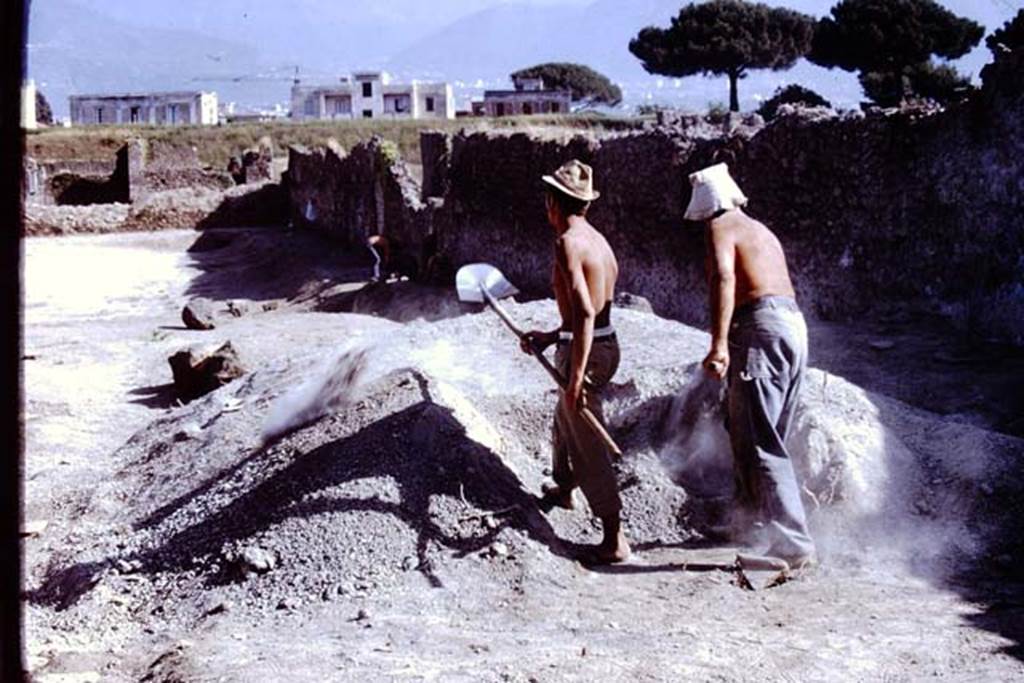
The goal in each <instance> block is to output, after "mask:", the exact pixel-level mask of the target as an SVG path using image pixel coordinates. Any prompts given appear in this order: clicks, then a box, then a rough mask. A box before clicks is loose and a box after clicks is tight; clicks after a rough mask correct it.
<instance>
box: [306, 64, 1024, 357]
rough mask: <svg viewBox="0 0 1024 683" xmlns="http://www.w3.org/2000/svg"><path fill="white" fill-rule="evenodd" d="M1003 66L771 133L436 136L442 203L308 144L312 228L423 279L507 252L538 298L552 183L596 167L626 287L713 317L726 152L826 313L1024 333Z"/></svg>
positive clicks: (378, 166) (1016, 118) (817, 309)
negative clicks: (928, 95) (718, 175)
mask: <svg viewBox="0 0 1024 683" xmlns="http://www.w3.org/2000/svg"><path fill="white" fill-rule="evenodd" d="M1003 59H1004V60H1006V61H1008V62H1010V63H1001V64H998V65H997V67H993V68H991V69H989V70H987V73H986V82H985V86H984V88H983V90H982V91H981V93H980V94H979V95H978V96H977V97H976V98H974V99H973V100H972V101H970V102H967V103H965V104H964V105H962V106H959V107H957V108H954V109H951V110H948V111H944V112H943V111H934V110H932V111H902V112H882V111H876V112H870V113H868V114H867V115H865V114H861V113H856V114H845V115H837V114H835V113H834V112H831V111H828V110H797V109H793V108H785V107H784V108H783V109H782V110H781V112H780V115H779V116H778V118H776V119H775V120H773V122H772V123H771V124H770V125H768V126H760V125H759V122H755V121H749V122H744V121H739V120H737V121H732V120H730V121H727V122H726V124H725V125H726V127H727V129H728V130H730V131H732V132H730V133H728V134H722V133H721V132H720V130H716V129H712V128H710V127H709V126H707V125H706V122H696V123H695V122H693V121H688V120H687V119H685V118H681V119H678V120H675V121H667V120H663V121H662V122H661V123H660V124H659V125H655V126H652V127H650V128H649V129H647V130H644V131H640V132H626V133H605V134H594V133H579V132H574V131H559V130H550V131H543V130H540V131H536V130H535V131H532V132H529V133H527V132H515V131H514V130H511V131H510V130H504V131H487V132H480V131H477V132H465V131H464V132H461V133H458V134H455V135H453V136H451V137H446V136H445V135H443V134H439V133H427V134H425V135H424V136H423V138H422V142H423V144H422V158H423V168H424V187H423V188H422V196H423V197H424V198H426V199H427V200H428V202H427V204H426V205H424V204H423V203H422V201H421V198H420V197H418V196H417V193H418V188H417V186H416V184H415V183H414V182H413V181H412V180H411V179H410V178H409V177H408V174H407V172H406V171H405V166H404V164H402V163H401V162H400V161H395V162H394V163H390V164H382V163H381V157H382V154H381V146H382V145H384V144H386V143H382V142H381V141H379V140H378V141H374V142H372V143H371V144H370V145H367V146H360V147H357V148H356V149H354V150H353V151H352V154H350V155H348V156H345V155H344V153H343V152H341V151H340V150H336V149H335V150H327V149H325V150H315V151H312V152H309V151H304V150H295V151H293V154H292V161H291V169H292V171H293V173H294V176H293V178H292V181H293V183H292V188H291V190H290V192H291V204H292V212H293V215H294V216H295V218H296V220H301V221H303V222H306V223H309V224H311V225H312V226H314V227H316V228H319V229H321V230H324V231H326V232H328V233H330V234H335V235H337V236H339V237H341V238H342V239H344V240H346V241H348V242H350V243H351V242H356V241H358V240H361V239H363V238H365V235H367V234H370V232H372V231H376V232H381V233H384V234H389V235H395V236H396V237H398V236H401V237H400V239H401V240H403V241H404V242H406V243H407V244H408V245H410V246H411V247H413V248H414V249H415V250H418V251H417V259H418V262H419V263H420V264H421V265H429V268H427V269H421V274H424V275H431V276H435V277H438V278H439V279H441V280H443V281H449V282H450V278H451V276H452V274H453V272H454V270H455V269H456V268H457V267H458V266H460V265H462V264H465V263H469V262H474V261H487V262H490V263H493V264H494V265H496V266H498V267H499V268H501V269H502V270H503V271H504V272H505V273H506V275H507V276H508V277H509V278H510V279H511V280H512V281H513V282H515V284H516V285H517V286H519V287H520V288H521V289H523V290H524V291H525V292H526V293H528V294H544V293H547V292H548V289H549V285H548V283H549V272H550V267H551V237H552V235H551V229H550V228H549V227H548V226H547V223H546V218H545V211H544V203H543V196H544V193H543V186H542V184H541V182H540V176H541V175H542V174H544V173H548V172H550V171H552V170H553V169H555V168H557V167H558V166H559V165H560V164H562V163H563V162H564V161H566V160H568V159H571V158H574V157H575V158H579V159H581V160H583V161H585V162H587V163H589V164H591V165H593V166H594V168H595V176H596V179H597V187H598V189H599V190H600V191H601V192H602V195H603V196H602V197H601V198H600V199H599V200H598V201H597V202H595V203H594V204H593V206H592V209H591V213H590V218H591V220H592V222H593V223H594V224H595V225H596V226H597V227H598V228H600V229H601V230H602V232H603V233H604V234H605V235H606V236H607V237H608V239H609V241H610V243H611V244H612V246H613V247H614V248H615V250H616V253H617V255H618V257H619V261H620V266H621V276H620V278H621V279H620V288H621V289H622V290H625V291H629V292H632V293H634V294H639V295H642V296H644V297H646V298H647V299H649V300H650V302H651V304H652V305H653V307H654V310H655V312H657V313H659V314H660V315H664V316H668V317H672V318H676V319H679V320H682V321H684V322H687V323H690V324H696V325H703V324H706V321H707V313H706V309H707V304H706V296H707V290H706V286H705V284H704V281H703V272H702V265H703V264H702V259H703V237H702V231H701V228H700V226H698V225H694V224H690V223H687V222H685V221H684V220H683V218H682V216H683V213H684V209H685V207H686V204H687V202H688V200H689V184H688V182H687V175H688V174H689V173H691V172H693V171H695V170H697V169H699V168H702V167H704V166H706V165H708V164H711V163H714V162H716V161H719V160H725V161H727V162H728V163H729V164H730V167H731V168H732V169H733V172H734V174H735V175H736V177H737V179H738V181H739V182H740V185H741V186H742V187H743V188H744V190H745V191H746V193H747V194H748V196H750V198H751V203H750V206H749V207H748V208H749V213H750V214H751V215H753V216H755V217H756V218H759V219H760V220H762V221H764V222H765V223H766V224H768V225H769V226H770V227H771V228H772V229H773V230H775V232H776V233H777V234H778V235H779V237H780V239H781V240H782V242H783V244H784V246H785V247H786V250H787V257H788V260H789V264H790V269H791V271H792V273H793V278H794V282H795V285H796V287H797V290H798V295H799V297H800V299H801V302H802V304H803V305H804V308H805V309H806V310H808V311H809V312H810V313H811V314H812V315H815V316H818V317H822V318H828V319H840V318H856V317H857V316H862V315H870V314H872V313H877V312H878V311H879V310H880V308H881V307H885V306H889V305H896V306H899V305H910V306H913V307H915V308H917V309H918V310H928V311H938V312H942V313H945V314H947V315H952V316H953V317H954V318H955V319H956V320H958V321H959V322H961V323H962V324H963V325H964V326H965V327H968V328H970V329H972V330H973V331H976V332H979V333H981V334H984V335H989V336H996V337H1000V338H1003V339H1011V340H1014V341H1016V342H1018V343H1024V220H1022V218H1021V211H1022V209H1024V96H1022V93H1024V87H1022V85H1021V83H1020V81H1021V80H1022V77H1021V75H1020V74H1021V72H1022V71H1024V69H1022V68H1021V58H1020V57H1017V56H1013V55H1011V56H1010V57H1006V58H1003Z"/></svg>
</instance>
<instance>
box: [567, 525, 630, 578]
mask: <svg viewBox="0 0 1024 683" xmlns="http://www.w3.org/2000/svg"><path fill="white" fill-rule="evenodd" d="M601 525H602V526H603V528H604V538H603V539H601V543H600V544H598V545H595V546H590V547H588V548H585V549H584V550H583V551H581V552H580V554H579V557H578V559H579V561H580V562H581V563H583V564H584V565H586V566H588V567H593V566H600V565H605V564H617V563H619V562H625V561H626V560H628V559H629V556H630V555H631V554H632V550H630V547H629V541H627V540H626V534H625V533H623V531H622V523H621V522H620V521H619V516H618V515H615V516H613V517H604V518H602V519H601Z"/></svg>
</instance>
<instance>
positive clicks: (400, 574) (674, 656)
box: [24, 231, 1024, 681]
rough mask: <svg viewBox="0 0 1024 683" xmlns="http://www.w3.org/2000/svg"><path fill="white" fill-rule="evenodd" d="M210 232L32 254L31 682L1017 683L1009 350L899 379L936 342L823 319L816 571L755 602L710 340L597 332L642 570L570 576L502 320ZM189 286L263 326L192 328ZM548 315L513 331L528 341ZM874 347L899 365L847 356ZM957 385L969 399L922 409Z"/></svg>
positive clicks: (1022, 467)
mask: <svg viewBox="0 0 1024 683" xmlns="http://www.w3.org/2000/svg"><path fill="white" fill-rule="evenodd" d="M218 235H220V236H221V237H217V236H211V235H206V236H204V237H203V238H202V239H203V240H205V241H206V246H208V247H218V248H213V249H210V250H205V251H200V252H192V253H186V249H187V248H188V247H189V246H190V245H192V244H193V243H194V242H195V241H196V239H197V233H194V232H167V233H153V234H137V235H121V236H117V235H108V236H98V237H72V238H57V239H33V240H29V241H28V242H27V244H26V290H27V300H26V308H25V336H26V342H25V352H26V360H25V364H24V367H25V382H26V391H27V396H26V420H27V430H28V445H27V452H26V461H25V477H26V497H27V503H26V521H29V522H31V521H36V520H45V521H47V522H48V526H47V527H46V528H45V529H44V530H43V531H42V532H41V533H40V534H38V535H35V536H31V537H29V538H26V540H25V548H26V551H27V556H28V562H27V583H26V587H25V588H26V591H25V606H26V610H27V617H28V625H27V639H28V642H29V652H30V665H31V668H32V669H33V675H34V676H35V677H36V678H37V679H38V680H44V681H45V680H52V681H60V680H65V681H67V680H112V681H121V680H153V681H179V680H185V681H192V680H226V681H263V680H360V681H362V680H466V681H478V680H484V681H491V680H494V681H499V680H509V681H528V680H537V681H549V680H550V681H561V680H652V681H678V680H721V681H734V680H736V681H741V680H787V681H797V680H799V681H805V680H843V681H845V680H864V681H875V680H888V681H902V680H917V679H922V678H938V679H947V680H977V681H991V680H1011V679H1014V678H1020V677H1022V676H1024V626H1022V624H1024V584H1022V579H1024V577H1022V575H1021V571H1020V567H1021V566H1022V565H1021V563H1022V562H1024V556H1022V544H1021V538H1020V526H1019V519H1020V514H1021V511H1022V510H1021V501H1022V500H1024V497H1022V495H1021V494H1022V493H1024V442H1022V440H1021V439H1020V438H1017V437H1015V436H1013V435H1012V434H1009V433H997V432H995V431H990V430H989V429H988V427H991V426H993V425H995V426H1000V425H1010V426H1011V427H1012V426H1013V424H1014V420H1013V412H1012V408H1007V406H1006V402H1008V401H1009V400H1011V399H1012V400H1019V395H1010V396H1007V395H1006V393H1005V392H1006V391H1007V389H1006V387H1007V386H1010V387H1013V386H1016V387H1019V386H1020V382H1019V379H1020V377H1021V368H1020V362H1019V359H1018V358H1015V357H1014V356H1013V354H1010V353H1005V352H1004V353H1002V354H1001V356H1000V358H999V359H998V361H997V362H998V364H999V365H998V367H999V368H1001V369H1002V372H992V371H990V370H987V371H985V372H980V371H979V370H978V368H977V367H975V366H972V365H971V363H969V362H959V361H960V360H962V358H963V357H962V356H955V355H954V356H948V355H947V356H939V357H938V358H937V359H935V358H932V360H934V361H935V362H934V363H932V362H930V361H928V362H926V361H923V360H921V359H920V357H919V356H920V355H921V353H920V350H921V349H923V348H931V347H942V348H948V346H946V345H944V344H943V343H942V341H941V335H943V334H944V332H943V328H942V327H941V325H940V324H939V323H932V324H931V326H930V327H928V328H927V329H926V332H925V333H924V334H920V335H914V334H912V330H911V329H910V328H909V327H906V326H901V325H900V323H899V321H898V320H897V321H892V320H889V321H881V322H875V323H872V324H873V325H875V327H873V328H868V329H869V330H870V334H871V335H872V336H871V338H870V339H867V337H866V336H865V335H867V334H869V333H868V332H864V331H863V329H864V328H863V326H857V327H852V326H851V327H849V328H847V329H845V330H844V329H843V328H841V327H840V326H837V325H816V326H814V328H813V330H812V345H814V350H813V352H812V354H813V356H814V360H815V365H816V366H818V367H821V368H825V369H826V371H822V370H814V371H812V373H811V374H810V376H809V381H808V382H807V388H806V391H805V396H804V408H803V409H802V411H801V415H800V418H799V419H798V424H797V429H796V433H795V434H794V442H795V443H794V444H793V445H794V457H795V460H796V461H797V464H798V467H799V469H800V471H801V473H802V476H803V479H804V481H805V484H806V489H807V491H806V493H807V503H808V505H809V507H810V508H811V510H812V513H811V516H812V524H813V528H814V531H815V534H816V536H817V538H818V539H819V542H820V544H821V549H822V554H823V565H822V566H821V567H820V568H819V569H817V570H815V571H813V572H810V573H806V574H802V575H798V576H793V577H789V579H790V580H788V581H785V582H782V583H781V585H778V586H776V587H772V588H766V587H764V582H765V581H766V580H767V579H769V578H771V577H764V576H749V577H748V576H745V575H742V574H741V573H739V572H738V571H737V570H736V569H735V567H734V566H733V564H732V559H733V557H734V554H735V551H734V549H732V548H729V547H716V546H715V545H714V544H713V543H710V542H709V541H708V540H707V538H706V537H705V534H706V532H707V531H708V526H709V525H710V524H713V523H714V522H715V521H717V520H718V519H719V518H720V515H721V512H722V511H723V510H724V509H725V508H726V507H727V505H728V492H727V487H723V482H727V481H728V461H727V458H728V455H727V452H723V433H722V432H721V431H720V428H718V427H716V426H715V424H714V422H713V419H712V418H713V416H711V415H707V414H701V415H700V416H698V417H699V421H698V424H699V426H700V428H699V429H696V430H694V429H692V425H689V424H680V423H679V420H680V415H681V413H680V410H679V408H680V404H679V402H678V401H676V400H675V397H678V396H680V395H681V394H682V393H683V392H684V391H685V389H686V387H688V386H690V383H691V382H692V381H693V380H694V378H695V377H696V370H695V368H694V364H695V363H696V361H698V360H699V359H700V357H701V355H702V352H703V350H704V345H705V344H706V341H707V340H706V336H705V335H704V334H703V333H701V332H699V331H696V330H693V329H691V328H688V327H686V326H683V325H681V324H678V323H675V322H671V321H667V320H663V319H660V318H657V317H655V316H653V315H651V314H648V313H643V312H640V311H633V310H622V311H618V312H617V314H616V321H615V322H616V326H617V327H618V329H619V331H620V336H621V339H622V345H623V365H622V367H621V369H620V371H619V374H618V375H617V377H616V379H615V383H614V385H613V386H612V387H611V389H610V392H609V402H608V410H609V415H610V418H611V422H612V426H613V429H614V431H615V434H616V436H617V437H618V438H619V439H620V441H621V442H622V444H623V446H624V447H625V450H626V451H627V457H626V459H625V460H624V462H623V463H622V464H621V466H620V467H619V470H620V472H619V473H620V483H621V485H622V487H623V496H624V501H625V504H626V510H625V515H626V525H627V529H628V531H629V534H630V536H631V538H632V539H633V541H634V544H635V548H636V551H637V552H636V554H635V559H634V560H633V561H632V562H631V563H629V564H627V565H624V566H621V567H616V568H613V569H605V570H600V571H590V570H586V569H584V568H583V567H581V566H580V565H579V564H578V563H576V562H574V561H573V560H572V559H571V555H572V551H573V549H574V547H575V546H576V544H578V543H583V542H592V541H594V540H596V537H597V531H596V529H595V528H594V527H593V526H592V525H591V524H590V522H589V519H588V515H587V513H586V510H585V505H583V504H582V500H581V499H580V500H578V501H577V502H578V503H579V508H580V509H577V510H576V511H574V512H567V511H556V512H551V513H548V514H545V513H544V512H543V511H542V510H540V509H539V507H538V506H537V502H536V500H535V499H534V497H533V495H532V494H533V493H534V492H536V491H537V490H538V489H539V486H540V483H541V482H542V481H543V480H544V474H545V468H546V467H547V457H548V455H547V450H546V440H547V433H548V429H549V427H548V424H549V420H550V411H551V406H552V404H553V402H554V400H555V394H554V392H553V390H552V389H551V388H550V386H549V381H548V380H547V378H546V376H545V375H544V374H543V373H542V371H541V370H540V369H539V368H538V367H537V366H536V365H535V363H534V362H533V361H532V360H531V359H529V358H528V357H526V356H523V355H521V354H520V353H518V351H517V350H516V349H515V346H514V343H513V341H512V339H511V338H510V337H509V335H508V333H507V332H506V331H505V330H504V329H503V328H501V327H500V326H499V323H498V322H497V320H496V318H495V317H494V316H493V314H491V313H490V312H487V311H482V312H481V311H479V310H477V309H471V308H463V307H462V306H460V305H459V304H457V303H455V302H454V301H453V300H452V298H453V296H454V295H453V293H451V292H442V291H436V290H423V289H421V288H417V287H413V286H412V285H410V284H409V283H397V284H392V285H391V286H388V287H377V288H373V289H366V290H362V291H359V287H360V285H359V284H357V281H358V280H359V278H361V277H362V276H363V275H365V272H366V270H365V268H364V264H361V263H360V262H359V261H358V259H357V258H355V257H348V256H345V255H343V254H341V253H340V252H337V251H335V250H334V249H333V248H332V247H330V246H327V245H323V244H320V243H318V242H317V241H316V240H315V239H313V238H310V237H308V236H303V235H290V236H288V237H287V238H286V239H281V238H280V235H275V234H273V233H269V232H262V233H261V232H251V231H225V232H222V233H218ZM353 283H356V284H353ZM197 294H201V295H204V296H208V297H210V298H213V299H215V300H217V301H219V302H226V301H228V300H234V301H237V302H242V303H250V304H251V305H250V306H249V309H250V313H248V314H247V315H243V316H242V317H239V318H233V317H231V316H228V315H227V314H224V315H222V317H221V319H220V323H219V325H218V327H217V329H216V330H213V331H209V332H193V331H188V330H186V329H184V328H183V327H182V326H181V324H180V317H179V313H180V309H181V306H182V304H183V303H184V302H185V301H186V300H187V298H188V297H190V296H193V295H197ZM268 302H274V303H276V304H277V307H276V309H274V310H264V306H263V304H264V303H268ZM268 308H269V307H268ZM553 308H554V307H553V304H551V303H550V302H544V301H540V302H533V303H528V304H513V305H511V306H510V310H511V312H512V314H513V315H514V316H516V317H517V318H518V319H519V320H520V321H522V322H523V323H524V324H529V325H537V326H547V325H550V324H551V322H552V319H553V315H554V310H553ZM370 314H373V315H370ZM879 335H881V336H882V337H884V338H886V339H893V338H895V339H896V340H897V341H898V344H897V345H896V346H895V347H893V348H888V346H889V345H888V344H882V345H876V346H881V347H885V348H878V349H876V348H873V347H868V349H867V350H866V349H865V347H864V345H863V343H862V342H864V341H865V340H866V341H868V342H870V341H873V340H876V339H877V338H879ZM225 339H230V340H231V341H232V342H233V343H234V345H235V347H236V348H238V350H239V352H240V354H241V355H242V358H243V361H244V362H245V364H246V365H247V367H248V368H249V370H250V372H249V373H248V375H247V376H246V377H244V378H242V379H240V380H237V381H235V382H234V383H232V384H229V385H228V386H226V387H224V388H222V389H220V390H218V391H217V392H214V393H213V394H210V395H208V396H206V397H204V398H203V399H200V400H198V401H195V402H193V403H191V404H189V405H186V406H179V405H176V404H175V402H174V399H173V392H172V391H171V389H170V387H169V386H168V383H169V381H170V372H169V368H168V366H167V364H166V359H167V357H168V356H169V355H170V354H171V353H172V352H174V351H176V350H177V349H179V348H181V347H182V346H185V345H188V344H192V343H204V344H205V343H217V342H221V341H224V340H225ZM353 348H365V349H368V350H369V351H368V358H369V363H368V367H367V368H366V370H365V372H364V373H363V375H362V378H361V381H360V382H359V384H358V386H357V387H355V388H354V389H353V390H352V392H351V394H350V395H349V399H350V400H349V401H348V402H347V403H346V404H345V405H342V406H340V407H338V408H336V409H335V410H333V411H331V412H330V414H329V415H327V416H325V417H323V418H322V419H319V420H316V421H314V422H312V423H310V424H307V425H306V426H304V427H302V428H300V429H298V430H296V431H293V432H291V433H289V434H287V435H286V436H284V437H283V438H281V439H280V440H278V441H275V442H273V443H271V444H268V445H263V444H262V443H261V441H260V430H261V428H262V427H263V425H264V423H265V420H266V417H267V415H268V413H270V412H271V411H273V410H281V406H282V402H284V401H290V400H300V399H301V396H299V397H298V398H296V396H297V394H296V393H295V392H296V391H297V388H298V387H302V386H304V385H305V386H306V387H307V393H308V391H312V389H309V387H308V385H307V384H306V383H308V382H310V381H311V380H316V379H317V378H322V377H323V373H324V371H325V368H326V367H329V363H328V362H329V361H330V360H331V359H333V358H336V357H337V356H338V354H339V353H342V352H344V351H345V350H350V349H353ZM872 354H876V355H872ZM900 354H903V360H902V361H901V360H900V358H901V356H900ZM933 356H934V354H933ZM858 358H860V359H863V361H864V362H863V363H859V362H857V359H858ZM876 358H877V360H873V359H876ZM950 358H952V359H953V360H956V361H958V362H955V363H954V362H950ZM843 368H847V370H848V371H841V370H842V369H843ZM901 368H902V369H903V370H902V371H905V372H906V373H907V377H905V378H904V380H903V381H901V379H900V377H901V376H900V372H901ZM929 373H931V374H929ZM843 376H846V377H849V378H855V379H856V380H857V382H858V383H859V384H861V385H862V386H864V387H865V388H866V389H867V391H866V390H865V389H864V388H861V387H858V386H857V385H856V384H853V383H851V382H849V381H846V380H845V379H843ZM1008 378H1009V379H1008ZM940 380H941V381H940ZM958 383H959V384H960V385H965V386H966V385H969V386H971V387H972V394H971V395H972V397H974V398H972V401H971V402H968V403H966V404H965V403H963V402H961V403H959V404H958V403H956V402H955V401H954V402H953V403H952V404H951V403H949V402H946V401H944V400H943V398H942V396H943V394H942V392H943V391H947V393H948V394H949V395H951V396H959V394H958V393H957V392H955V391H953V389H952V387H956V386H957V385H958ZM935 387H939V389H935ZM943 387H946V388H947V389H943ZM314 388H315V387H314ZM298 391H299V393H300V394H301V392H302V391H303V390H302V389H298ZM887 394H888V395H887ZM893 397H895V398H893ZM897 399H900V400H897ZM1001 399H1005V401H1003V400H1001ZM911 404H912V405H911ZM965 406H966V407H965ZM926 408H927V410H926ZM935 410H941V411H942V412H945V413H953V414H955V415H954V417H945V418H944V417H942V416H940V415H938V414H936V412H933V411H935ZM1003 431H1004V432H1012V431H1014V430H1013V429H1004V430H1003ZM681 435H685V438H684V436H681ZM663 465H664V466H663ZM746 579H749V580H751V581H752V582H753V584H754V586H753V587H754V588H756V590H750V588H749V587H747V586H746V585H745V583H746V581H745V580H746ZM67 674H78V675H79V676H78V677H77V678H68V677H63V678H62V676H65V675H67Z"/></svg>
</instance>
